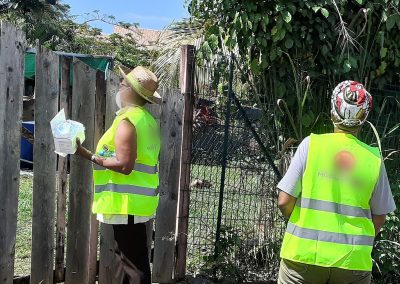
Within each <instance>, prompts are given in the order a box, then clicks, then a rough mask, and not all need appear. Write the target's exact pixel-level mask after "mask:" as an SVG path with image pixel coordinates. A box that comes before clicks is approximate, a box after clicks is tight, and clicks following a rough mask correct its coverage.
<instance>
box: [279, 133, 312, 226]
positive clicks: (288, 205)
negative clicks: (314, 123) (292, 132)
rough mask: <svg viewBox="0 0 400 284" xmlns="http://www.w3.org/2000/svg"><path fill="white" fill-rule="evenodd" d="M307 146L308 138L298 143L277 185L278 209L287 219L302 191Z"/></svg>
mask: <svg viewBox="0 0 400 284" xmlns="http://www.w3.org/2000/svg"><path fill="white" fill-rule="evenodd" d="M309 144H310V138H309V137H307V138H305V139H304V140H303V141H302V142H301V143H300V145H299V147H298V148H297V151H296V153H295V155H294V157H293V159H292V161H291V163H290V166H289V168H288V170H287V172H286V174H285V176H284V177H283V179H282V180H281V181H280V182H279V184H278V189H279V195H278V207H279V210H280V211H281V212H282V215H283V216H284V217H285V218H287V219H289V218H290V215H292V212H293V209H294V206H295V204H296V201H297V198H298V197H299V196H300V194H301V191H302V188H301V181H302V178H303V174H304V170H305V167H306V163H307V155H308V148H309Z"/></svg>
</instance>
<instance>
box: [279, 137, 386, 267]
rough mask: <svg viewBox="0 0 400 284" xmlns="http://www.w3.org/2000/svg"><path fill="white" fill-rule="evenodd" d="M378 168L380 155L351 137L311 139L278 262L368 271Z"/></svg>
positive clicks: (375, 150)
mask: <svg viewBox="0 0 400 284" xmlns="http://www.w3.org/2000/svg"><path fill="white" fill-rule="evenodd" d="M380 167H381V157H380V153H379V150H378V149H377V148H373V147H370V146H368V145H366V144H364V143H362V142H361V141H359V140H357V138H355V137H354V136H352V135H350V134H344V133H342V134H338V133H335V134H323V135H314V134H312V135H311V137H310V145H309V151H308V157H307V165H306V167H305V171H304V174H303V177H302V180H301V187H302V190H301V195H300V196H299V197H298V200H297V202H296V204H295V207H294V210H293V212H292V214H291V216H290V220H289V223H288V226H287V230H286V233H285V237H284V239H283V243H282V250H281V258H283V259H288V260H291V261H296V262H300V263H306V264H311V265H316V266H322V267H336V268H341V269H348V270H362V271H371V269H372V258H371V252H372V247H373V243H374V237H375V229H374V224H373V222H372V216H371V210H370V200H371V197H372V193H373V190H374V188H375V184H376V182H377V180H378V178H379V172H380Z"/></svg>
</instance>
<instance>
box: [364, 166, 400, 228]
mask: <svg viewBox="0 0 400 284" xmlns="http://www.w3.org/2000/svg"><path fill="white" fill-rule="evenodd" d="M370 206H371V214H372V222H373V223H374V227H375V236H376V235H378V234H379V232H380V230H381V229H382V227H383V225H384V224H385V219H386V215H387V214H389V213H391V212H393V211H394V210H395V209H396V205H395V203H394V199H393V195H392V191H391V189H390V183H389V179H388V177H387V173H386V168H385V164H384V163H383V161H382V164H381V169H380V173H379V178H378V181H377V183H376V185H375V188H374V192H373V194H372V197H371V200H370Z"/></svg>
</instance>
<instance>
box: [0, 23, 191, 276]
mask: <svg viewBox="0 0 400 284" xmlns="http://www.w3.org/2000/svg"><path fill="white" fill-rule="evenodd" d="M0 28H1V36H0V101H1V104H0V155H1V159H0V283H2V284H9V283H33V284H38V283H44V284H46V283H61V282H65V283H67V284H76V283H90V284H92V283H95V282H96V280H98V281H99V283H101V284H102V283H104V284H111V283H113V281H112V275H113V269H114V267H113V249H114V247H113V231H112V226H110V225H104V224H101V225H100V229H99V224H98V222H97V221H96V218H95V216H94V215H93V214H92V213H91V203H92V198H93V182H92V168H91V163H90V162H88V161H86V160H83V159H80V158H78V157H76V156H73V155H72V156H71V157H70V171H69V175H68V172H67V168H68V167H67V165H68V161H67V159H66V158H62V157H57V155H56V154H55V153H54V144H53V139H52V134H51V130H50V123H49V122H50V120H51V119H52V118H53V117H54V115H55V114H56V113H57V112H58V111H59V110H60V109H64V110H65V111H66V114H67V115H68V117H71V119H73V120H77V121H80V122H82V123H83V124H84V125H85V127H86V140H85V142H84V143H83V145H84V146H85V147H87V148H88V149H91V150H93V149H94V147H95V145H96V143H97V141H98V140H99V139H100V137H101V135H102V134H103V132H104V129H105V127H108V126H110V125H111V123H112V120H113V118H114V114H115V111H116V105H115V103H114V95H115V93H116V92H117V90H118V88H119V80H120V78H119V76H117V75H116V74H114V73H110V74H107V75H108V76H106V74H104V73H103V72H101V71H98V70H94V69H92V68H91V67H89V66H87V65H85V64H84V63H83V62H81V61H79V60H78V59H75V58H70V57H65V56H60V55H58V54H56V53H54V52H52V51H49V50H47V49H46V48H44V47H41V46H37V48H36V49H37V54H36V78H35V81H36V86H35V88H36V90H35V96H36V98H35V137H34V177H33V214H32V254H31V275H29V276H25V277H19V278H15V277H14V256H15V242H16V232H17V208H18V191H19V175H20V169H19V156H20V137H21V118H22V103H23V102H22V96H23V92H24V53H25V50H26V47H27V46H26V42H25V38H24V34H23V33H22V32H21V31H19V30H17V29H16V28H15V27H13V26H12V25H10V24H8V23H5V22H1V27H0ZM193 52H194V49H193V47H190V46H185V47H182V64H181V77H182V78H183V80H182V82H181V84H182V86H183V88H182V92H180V91H179V90H163V91H162V92H161V94H162V95H163V104H162V105H161V107H158V106H150V107H149V109H150V111H151V112H152V113H153V114H154V115H155V117H156V118H157V119H158V121H159V122H160V126H161V132H162V149H161V154H160V205H159V209H158V212H157V217H156V220H155V225H154V226H153V222H149V223H148V224H147V226H148V232H149V244H151V236H152V235H153V234H152V233H153V228H155V240H154V244H153V246H154V258H153V282H158V283H171V282H173V281H174V280H175V279H177V278H183V277H184V274H185V258H186V243H187V242H186V237H185V236H186V235H187V215H188V214H187V207H188V202H189V196H188V191H187V188H188V184H187V183H188V178H187V176H188V169H187V167H185V166H184V165H186V164H188V163H187V160H188V159H189V158H190V157H189V154H188V153H190V151H188V149H189V147H190V142H188V141H187V139H188V138H190V129H191V125H190V123H191V117H192V113H191V111H192V110H191V95H192V91H190V90H192V89H193V88H192V87H191V86H190V84H193V79H191V78H193V68H191V67H192V66H193V58H194V57H193ZM71 68H72V70H71ZM71 71H72V74H73V76H72V82H70V73H71ZM106 77H107V78H106ZM71 85H72V88H71ZM104 126H105V127H104ZM181 156H183V157H184V159H183V160H181ZM185 161H186V162H185ZM181 189H182V190H181ZM185 189H186V190H185ZM67 192H68V193H69V195H68V196H67ZM178 199H179V200H178ZM67 201H68V202H67ZM67 204H68V208H67ZM67 209H68V210H67ZM67 212H68V216H66V213H67ZM177 214H178V216H177ZM177 220H179V222H177ZM178 223H179V226H178ZM99 232H100V243H99V244H98V239H99V238H98V237H99ZM177 236H178V238H177ZM177 240H178V246H177V245H176V243H177ZM98 247H99V248H100V249H99V251H100V253H99V255H98V253H97V252H98ZM177 256H178V257H177ZM174 274H176V275H174Z"/></svg>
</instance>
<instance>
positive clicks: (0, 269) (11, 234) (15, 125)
mask: <svg viewBox="0 0 400 284" xmlns="http://www.w3.org/2000/svg"><path fill="white" fill-rule="evenodd" d="M0 29H1V36H0V102H1V103H0V156H1V159H0V183H1V184H0V200H1V202H0V283H2V284H10V283H12V282H13V277H14V255H15V237H16V230H17V210H18V192H19V157H20V138H21V117H22V94H23V93H24V52H25V36H24V34H23V33H22V32H21V31H18V30H17V29H16V28H15V27H14V26H12V25H10V24H7V23H5V22H1V27H0Z"/></svg>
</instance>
